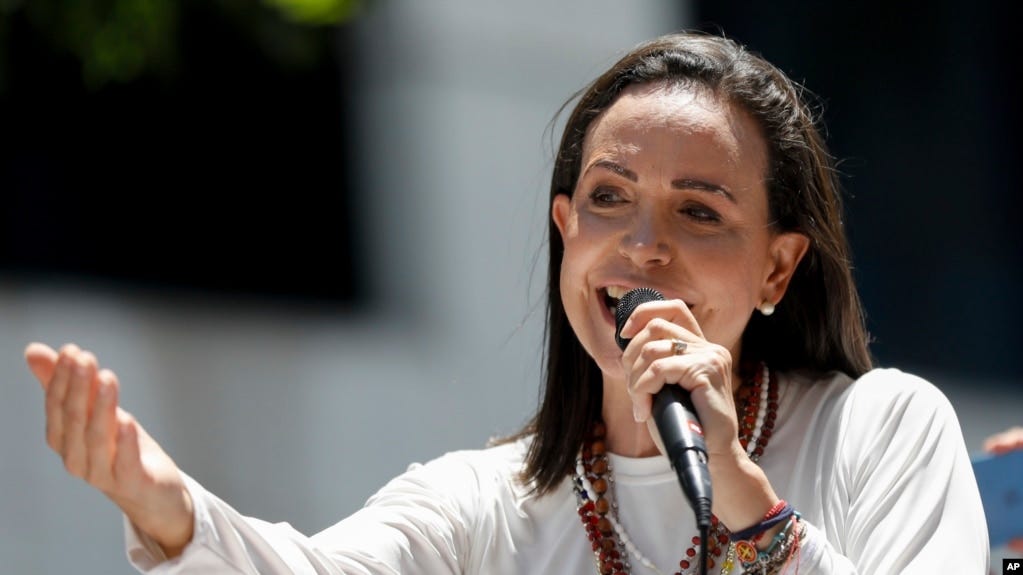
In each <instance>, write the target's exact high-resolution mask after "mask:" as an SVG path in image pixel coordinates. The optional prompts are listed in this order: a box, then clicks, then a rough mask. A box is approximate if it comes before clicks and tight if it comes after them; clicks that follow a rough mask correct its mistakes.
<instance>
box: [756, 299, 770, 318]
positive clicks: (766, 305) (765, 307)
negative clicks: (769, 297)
mask: <svg viewBox="0 0 1023 575" xmlns="http://www.w3.org/2000/svg"><path fill="white" fill-rule="evenodd" d="M757 309H758V310H760V313H761V314H763V315H765V316H766V315H771V314H772V313H774V304H773V303H771V302H769V301H765V302H763V303H761V304H760V305H758V306H757Z"/></svg>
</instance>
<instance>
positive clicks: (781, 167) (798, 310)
mask: <svg viewBox="0 0 1023 575" xmlns="http://www.w3.org/2000/svg"><path fill="white" fill-rule="evenodd" d="M653 83H662V84H667V85H668V86H672V87H681V88H685V89H703V90H709V91H710V92H711V93H712V94H714V95H716V96H717V97H719V98H721V99H723V100H725V101H728V102H730V103H732V104H734V105H737V106H740V107H742V108H743V109H744V110H746V111H747V112H749V113H750V114H751V115H752V116H753V118H754V119H755V120H756V121H757V122H758V123H759V125H760V128H761V130H762V133H763V135H764V138H765V140H766V142H767V147H768V155H769V161H768V168H767V169H768V174H766V176H767V195H768V209H769V214H770V221H771V225H772V226H773V228H774V229H775V231H778V232H782V231H794V232H798V233H801V234H804V235H806V236H807V237H808V238H809V239H810V246H809V249H808V251H807V253H806V255H805V256H804V257H803V260H802V261H801V262H800V264H799V266H798V268H797V269H796V271H795V273H794V275H793V277H792V280H791V282H790V284H789V286H788V290H787V292H786V297H785V301H784V302H783V303H782V304H781V305H779V306H778V308H777V311H776V312H775V313H774V314H773V315H772V316H770V317H765V316H762V315H761V314H758V313H754V314H753V317H752V318H751V319H750V322H749V323H748V324H747V326H746V330H745V332H744V334H743V337H742V349H743V361H744V362H745V361H747V360H749V359H757V360H763V361H766V362H767V364H768V365H769V366H771V368H772V369H774V370H792V369H810V370H814V371H818V372H825V371H830V370H838V371H842V372H845V373H846V374H848V375H850V376H853V377H858V376H859V375H862V374H863V373H865V372H866V371H867V370H869V369H870V367H871V358H870V352H869V350H868V349H867V344H868V337H867V333H866V328H865V326H864V321H863V313H862V310H861V307H860V301H859V297H858V295H857V293H856V288H855V285H854V282H853V278H852V273H851V271H850V261H849V248H848V243H847V240H846V238H845V234H844V232H843V228H842V203H841V198H840V195H839V186H838V181H837V177H836V174H835V171H834V169H833V166H832V160H831V157H830V155H829V154H828V151H827V149H826V147H825V145H824V142H823V139H822V137H821V135H820V133H819V132H818V130H817V127H816V125H815V120H814V117H813V115H812V113H811V111H810V108H809V106H807V104H806V103H805V102H804V101H803V99H802V92H801V88H800V87H799V86H798V85H797V84H795V83H794V82H792V81H791V80H790V79H789V78H788V77H786V75H785V74H784V73H783V72H781V71H780V70H779V69H777V68H776V67H775V66H773V65H772V64H770V63H769V62H767V61H765V60H764V59H763V58H761V57H760V56H758V55H756V54H753V53H751V52H749V51H747V50H746V49H745V48H744V47H742V46H740V45H739V44H737V43H736V42H734V41H733V40H730V39H727V38H724V37H720V36H712V35H707V34H703V33H699V32H685V33H678V34H671V35H667V36H663V37H660V38H657V39H654V40H652V41H649V42H646V43H644V44H642V45H640V46H638V47H636V48H635V49H633V50H632V51H630V52H629V53H628V54H627V55H625V56H624V57H623V58H622V59H620V60H619V61H618V62H617V63H616V64H615V65H614V66H612V67H611V69H609V70H608V71H607V72H605V73H604V74H603V75H602V76H600V77H599V78H597V79H596V81H594V82H593V83H592V84H590V85H589V86H588V87H587V88H585V89H584V90H582V91H581V92H580V93H579V94H577V95H576V96H577V97H578V98H579V100H578V103H577V104H576V106H575V108H574V109H573V110H572V113H571V116H569V118H568V122H567V124H566V125H565V131H564V135H563V136H562V139H561V145H560V147H559V149H558V153H557V156H556V158H555V163H554V173H553V177H552V178H551V201H552V202H553V200H554V198H555V197H556V196H558V195H559V194H567V195H571V194H572V193H573V191H574V189H575V186H576V180H578V178H579V170H580V164H581V162H582V151H583V140H584V138H585V136H586V131H587V129H588V128H589V126H590V124H591V123H592V122H593V120H594V119H595V118H596V117H597V116H598V115H600V114H601V113H602V112H603V111H604V110H606V109H608V108H609V107H610V106H611V104H612V103H613V102H614V101H615V100H616V99H617V98H618V96H619V95H620V94H621V93H622V91H623V90H624V89H625V88H626V87H628V86H632V85H638V84H653ZM580 94H581V95H580ZM574 98H575V97H573V99H574ZM571 101H572V100H569V102H571ZM567 105H568V103H566V106H567ZM563 109H564V108H563ZM548 234H549V242H550V259H549V268H548V290H547V291H548V301H547V325H546V331H545V337H546V342H547V353H546V362H547V366H546V374H545V388H544V390H543V402H542V404H541V406H540V408H539V410H538V411H537V413H536V415H535V416H534V417H533V419H532V420H531V421H530V422H529V423H528V424H527V425H526V426H525V427H524V428H523V429H522V430H521V431H520V432H519V434H518V435H517V437H522V436H526V435H530V434H533V435H535V437H534V438H533V441H532V443H531V446H530V448H529V452H528V454H527V457H526V466H525V469H524V472H523V473H524V479H525V480H526V481H531V482H533V489H535V490H536V492H538V493H541V494H542V493H546V492H548V491H550V490H551V489H552V488H554V487H555V486H557V485H558V483H560V482H561V481H562V480H563V479H564V477H565V476H566V474H568V473H570V472H571V471H572V470H573V469H574V468H575V457H576V455H577V453H578V451H579V448H580V446H581V445H582V442H583V440H584V438H585V436H586V435H587V433H589V431H590V429H591V428H592V426H593V424H594V423H595V422H596V421H597V420H598V419H599V418H600V410H601V402H602V400H603V384H602V378H601V374H600V369H599V368H598V367H597V365H596V363H595V362H594V361H593V359H592V358H590V356H589V355H588V354H587V353H586V351H585V350H584V349H583V347H582V345H581V344H580V343H579V340H578V339H577V338H576V336H575V333H574V332H573V331H572V327H571V326H570V325H569V322H568V318H567V317H566V315H565V309H564V305H563V303H562V300H561V289H560V274H561V262H562V252H563V250H564V245H563V243H562V240H561V236H560V234H559V233H558V231H557V229H556V228H555V227H554V224H553V222H551V224H550V227H549V229H548Z"/></svg>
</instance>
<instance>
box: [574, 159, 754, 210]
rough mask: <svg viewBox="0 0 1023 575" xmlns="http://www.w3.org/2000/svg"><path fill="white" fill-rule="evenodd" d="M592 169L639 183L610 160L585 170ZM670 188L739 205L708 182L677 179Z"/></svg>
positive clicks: (727, 193)
mask: <svg viewBox="0 0 1023 575" xmlns="http://www.w3.org/2000/svg"><path fill="white" fill-rule="evenodd" d="M592 168H604V169H605V170H608V171H611V172H613V173H615V174H617V175H619V176H621V177H623V178H625V179H626V180H629V181H630V182H639V176H637V175H636V172H633V171H632V170H630V169H628V168H626V167H625V166H622V165H619V164H616V163H614V162H612V161H611V160H597V161H596V162H594V163H592V164H590V166H589V167H588V168H586V171H587V172H589V171H590V170H591V169H592ZM671 187H672V188H673V189H676V190H698V191H701V192H710V193H712V194H718V195H721V196H724V197H725V198H727V199H728V200H730V201H731V202H732V203H733V204H738V203H739V202H738V201H737V200H736V199H735V196H733V195H732V193H731V192H729V191H728V190H727V189H725V188H723V187H722V186H719V185H717V184H712V183H710V182H705V181H703V180H696V179H693V178H679V179H677V180H672V181H671Z"/></svg>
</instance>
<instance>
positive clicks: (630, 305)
mask: <svg viewBox="0 0 1023 575" xmlns="http://www.w3.org/2000/svg"><path fill="white" fill-rule="evenodd" d="M663 299H664V296H663V295H661V292H659V291H657V290H655V289H653V288H648V287H641V288H636V289H634V290H630V291H629V292H627V293H626V294H625V295H623V296H622V299H620V300H618V305H617V306H616V307H615V326H616V327H615V343H617V344H618V347H620V348H621V349H622V351H625V346H627V345H629V341H630V340H627V339H622V335H621V334H622V326H623V325H625V322H626V321H627V320H628V319H629V316H630V315H632V312H634V311H636V308H637V307H639V306H640V305H641V304H644V303H646V302H648V301H661V300H663Z"/></svg>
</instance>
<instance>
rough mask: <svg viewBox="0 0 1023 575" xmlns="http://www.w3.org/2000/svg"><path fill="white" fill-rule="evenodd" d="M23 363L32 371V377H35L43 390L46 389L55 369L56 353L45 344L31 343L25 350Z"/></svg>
mask: <svg viewBox="0 0 1023 575" xmlns="http://www.w3.org/2000/svg"><path fill="white" fill-rule="evenodd" d="M25 361H26V362H27V363H28V368H29V369H30V370H32V375H34V376H36V379H38V380H39V383H41V384H42V386H43V389H46V387H47V386H48V385H50V380H51V379H53V372H54V371H55V370H56V368H57V352H56V351H54V350H53V348H51V347H50V346H48V345H46V344H42V343H38V342H32V343H30V344H28V347H26V348H25Z"/></svg>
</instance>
